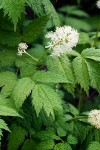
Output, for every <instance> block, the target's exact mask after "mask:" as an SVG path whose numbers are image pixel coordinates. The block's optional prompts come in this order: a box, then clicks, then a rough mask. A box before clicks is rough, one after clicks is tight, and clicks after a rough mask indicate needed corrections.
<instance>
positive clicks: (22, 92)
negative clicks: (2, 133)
mask: <svg viewBox="0 0 100 150" xmlns="http://www.w3.org/2000/svg"><path fill="white" fill-rule="evenodd" d="M33 87H34V81H32V80H31V79H30V78H28V77H25V78H22V79H19V81H18V82H17V84H16V86H15V87H14V89H13V91H12V98H13V100H14V102H15V105H16V107H17V108H19V107H21V106H22V104H23V103H24V101H25V99H26V97H27V96H28V95H29V94H30V93H31V90H32V89H33Z"/></svg>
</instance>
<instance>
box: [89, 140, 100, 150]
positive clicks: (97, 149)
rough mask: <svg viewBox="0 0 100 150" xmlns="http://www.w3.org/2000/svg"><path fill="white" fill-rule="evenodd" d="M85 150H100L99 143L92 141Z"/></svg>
mask: <svg viewBox="0 0 100 150" xmlns="http://www.w3.org/2000/svg"><path fill="white" fill-rule="evenodd" d="M87 150H100V143H99V142H97V141H93V142H91V143H90V144H89V146H88V148H87Z"/></svg>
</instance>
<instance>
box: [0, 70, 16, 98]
mask: <svg viewBox="0 0 100 150" xmlns="http://www.w3.org/2000/svg"><path fill="white" fill-rule="evenodd" d="M16 82H17V77H16V75H15V74H14V73H13V72H10V71H6V72H1V73H0V87H2V90H1V93H3V94H4V95H6V96H8V95H9V94H10V93H11V92H12V90H13V88H14V86H15V84H16Z"/></svg>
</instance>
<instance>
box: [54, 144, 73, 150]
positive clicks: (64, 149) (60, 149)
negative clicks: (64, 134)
mask: <svg viewBox="0 0 100 150" xmlns="http://www.w3.org/2000/svg"><path fill="white" fill-rule="evenodd" d="M54 150H72V148H71V147H70V145H69V144H67V143H59V144H56V145H55V147H54Z"/></svg>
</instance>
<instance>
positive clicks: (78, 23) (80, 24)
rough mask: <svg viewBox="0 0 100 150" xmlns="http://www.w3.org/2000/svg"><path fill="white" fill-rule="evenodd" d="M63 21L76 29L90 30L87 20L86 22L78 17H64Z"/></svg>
mask: <svg viewBox="0 0 100 150" xmlns="http://www.w3.org/2000/svg"><path fill="white" fill-rule="evenodd" d="M65 23H66V25H70V26H72V27H73V28H75V29H77V30H82V31H90V30H91V26H90V24H89V23H88V22H86V21H85V20H84V19H78V18H75V17H66V18H65Z"/></svg>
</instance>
